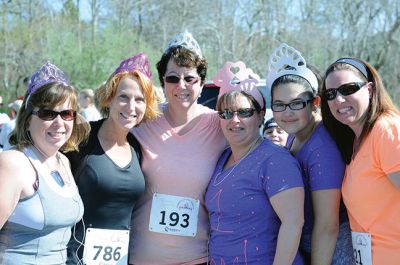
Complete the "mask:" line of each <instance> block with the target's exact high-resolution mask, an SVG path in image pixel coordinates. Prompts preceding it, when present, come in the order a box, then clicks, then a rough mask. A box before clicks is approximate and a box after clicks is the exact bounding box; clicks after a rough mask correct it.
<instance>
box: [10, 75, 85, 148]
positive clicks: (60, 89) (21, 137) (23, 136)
mask: <svg viewBox="0 0 400 265" xmlns="http://www.w3.org/2000/svg"><path fill="white" fill-rule="evenodd" d="M67 100H69V101H70V104H71V108H72V109H73V110H75V111H77V109H78V99H77V92H76V90H75V89H74V88H73V87H72V86H69V85H65V84H60V83H50V84H46V85H44V86H42V87H40V88H39V89H38V90H36V91H35V92H34V93H32V94H30V95H28V93H27V94H26V95H25V98H24V102H23V103H22V106H21V109H20V110H19V112H18V116H17V120H16V126H15V129H14V130H13V131H12V132H11V135H10V143H11V144H12V145H15V146H16V148H17V149H18V150H22V149H23V148H25V147H27V146H30V145H32V141H31V137H30V135H29V130H28V126H29V122H30V120H31V116H32V111H33V109H34V108H39V109H54V108H55V107H56V106H58V105H60V104H62V103H63V102H65V101H67ZM89 132H90V126H89V124H88V123H87V122H85V121H84V120H83V119H82V118H81V117H80V116H79V115H77V116H76V117H75V119H74V126H73V129H72V134H71V137H70V138H69V139H68V140H67V141H66V142H65V144H64V145H63V146H62V148H61V149H62V150H63V151H66V152H68V151H74V150H75V151H78V146H79V144H80V143H81V142H83V141H85V140H86V139H87V137H88V135H89Z"/></svg>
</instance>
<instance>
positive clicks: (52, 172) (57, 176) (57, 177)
mask: <svg viewBox="0 0 400 265" xmlns="http://www.w3.org/2000/svg"><path fill="white" fill-rule="evenodd" d="M32 146H33V147H34V148H35V149H36V150H37V151H38V152H39V153H40V154H41V155H42V156H43V157H44V158H45V162H44V164H45V165H46V167H47V169H48V170H49V171H50V176H51V177H52V178H53V179H54V181H55V182H56V183H57V184H58V185H59V186H60V187H64V186H65V184H67V185H69V184H71V176H70V175H69V173H68V170H67V169H66V167H65V165H64V162H63V161H62V159H61V157H60V153H59V152H58V151H57V154H56V156H55V157H56V160H57V165H60V164H61V165H62V167H63V169H64V172H65V173H66V174H67V175H68V178H67V179H65V178H63V177H62V176H61V174H60V171H58V169H55V170H52V169H51V168H50V166H49V164H48V162H47V159H48V157H47V156H46V155H45V154H44V152H43V151H42V150H40V149H39V148H38V147H36V146H35V145H34V144H32Z"/></svg>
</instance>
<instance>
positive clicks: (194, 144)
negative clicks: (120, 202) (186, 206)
mask: <svg viewBox="0 0 400 265" xmlns="http://www.w3.org/2000/svg"><path fill="white" fill-rule="evenodd" d="M163 108H165V105H162V106H161V109H163ZM201 108H203V110H202V111H203V114H202V115H200V116H201V118H200V120H199V121H198V123H197V124H196V125H195V126H194V127H193V128H192V129H191V130H190V131H188V132H187V133H185V134H184V135H178V134H177V133H176V132H174V130H173V129H172V128H171V126H170V125H169V123H168V122H167V120H166V119H165V117H164V116H161V117H159V118H157V119H156V120H155V121H152V122H146V123H144V124H142V125H140V127H138V128H135V129H134V130H133V133H134V135H135V136H136V137H137V139H138V140H139V142H140V144H141V146H142V151H143V161H142V170H143V172H144V176H145V179H146V191H145V194H144V195H143V197H142V198H141V200H140V201H139V202H138V204H137V207H136V210H135V211H134V213H133V216H132V232H131V248H130V260H129V262H130V263H132V264H135V265H142V264H143V265H144V264H152V265H154V264H157V265H162V264H198V263H203V262H206V261H207V241H208V233H209V221H208V214H207V212H206V209H205V205H204V194H205V190H206V188H207V185H208V182H209V180H210V178H211V175H212V173H213V170H214V168H215V165H216V163H217V161H218V158H219V156H220V155H221V153H222V151H223V150H224V149H225V148H226V146H227V142H226V140H225V138H224V136H223V133H222V130H221V129H220V126H219V117H218V115H217V113H216V112H215V111H213V110H210V109H209V108H206V107H203V106H201ZM154 193H161V194H167V195H175V196H182V197H190V198H193V199H197V200H199V201H200V207H199V214H198V224H197V234H196V236H195V237H187V236H176V235H167V234H162V233H157V232H150V231H149V220H150V210H151V207H152V200H153V194H154Z"/></svg>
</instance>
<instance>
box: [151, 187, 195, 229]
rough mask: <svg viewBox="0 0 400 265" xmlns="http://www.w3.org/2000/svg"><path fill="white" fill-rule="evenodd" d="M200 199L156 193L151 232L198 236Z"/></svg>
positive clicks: (153, 203)
mask: <svg viewBox="0 0 400 265" xmlns="http://www.w3.org/2000/svg"><path fill="white" fill-rule="evenodd" d="M199 205H200V202H199V200H195V199H192V198H188V197H180V196H174V195H166V194H160V193H154V195H153V202H152V205H151V212H150V222H149V230H150V231H151V232H157V233H163V234H170V235H177V236H192V237H194V236H196V234H197V222H198V215H199Z"/></svg>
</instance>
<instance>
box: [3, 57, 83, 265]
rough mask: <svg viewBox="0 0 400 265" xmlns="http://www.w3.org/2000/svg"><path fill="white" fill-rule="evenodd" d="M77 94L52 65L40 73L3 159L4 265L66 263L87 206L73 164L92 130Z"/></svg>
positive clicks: (21, 112)
mask: <svg viewBox="0 0 400 265" xmlns="http://www.w3.org/2000/svg"><path fill="white" fill-rule="evenodd" d="M77 109H78V99H77V92H76V91H75V89H74V88H73V87H72V86H70V85H69V83H68V80H67V77H66V76H65V74H64V73H63V72H62V71H61V70H60V69H58V68H57V67H56V66H55V65H53V64H51V63H46V64H45V65H43V66H42V67H41V68H40V69H39V71H38V72H36V73H35V74H34V75H33V76H32V78H31V83H30V85H29V88H28V91H27V93H26V95H25V99H24V102H23V104H22V107H21V109H20V112H19V114H18V117H17V121H16V128H15V130H14V131H13V132H12V133H11V136H10V143H11V144H12V145H14V148H13V149H11V150H10V151H5V152H3V153H1V154H0V229H1V230H0V264H4V265H12V264H15V265H24V264H65V262H66V259H67V252H66V248H67V243H68V241H69V239H70V236H71V227H72V226H73V225H74V224H75V223H77V222H78V221H79V220H80V219H81V217H82V214H83V205H82V201H81V198H80V196H79V193H78V190H77V187H76V185H75V181H74V178H73V176H72V174H71V170H70V166H69V162H68V160H67V158H66V157H65V156H64V155H62V154H61V153H60V152H59V150H60V149H62V150H64V151H69V150H77V149H78V145H79V143H80V142H81V141H83V140H84V139H85V138H86V136H87V134H88V132H89V127H88V125H87V124H86V123H83V118H80V117H79V115H77V113H76V111H77Z"/></svg>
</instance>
